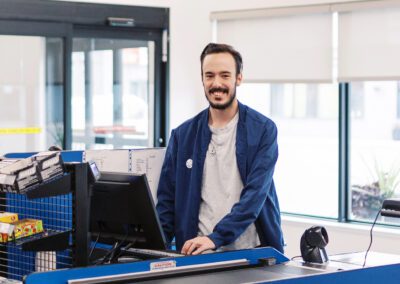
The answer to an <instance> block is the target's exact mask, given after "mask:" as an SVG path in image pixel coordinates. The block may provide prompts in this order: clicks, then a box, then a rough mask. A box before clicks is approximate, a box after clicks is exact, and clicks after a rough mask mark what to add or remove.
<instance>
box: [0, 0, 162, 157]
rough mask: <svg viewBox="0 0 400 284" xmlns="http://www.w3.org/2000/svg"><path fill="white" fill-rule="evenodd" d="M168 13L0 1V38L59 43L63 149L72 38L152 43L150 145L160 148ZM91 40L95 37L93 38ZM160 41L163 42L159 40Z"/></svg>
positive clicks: (38, 0)
mask: <svg viewBox="0 0 400 284" xmlns="http://www.w3.org/2000/svg"><path fill="white" fill-rule="evenodd" d="M110 17H114V18H115V17H116V18H128V19H132V20H133V22H134V25H133V26H124V27H120V26H111V24H110V22H109V18H110ZM168 33H169V8H153V7H139V6H127V5H110V4H91V3H72V2H62V1H49V0H2V1H1V2H0V35H25V36H43V37H60V38H63V40H64V55H63V56H64V57H63V63H64V74H63V76H64V78H63V79H64V87H63V91H64V92H63V94H64V99H63V102H64V106H63V112H64V113H63V117H64V143H63V149H65V150H69V149H71V146H72V121H71V117H72V109H71V98H72V97H71V92H72V69H71V64H72V38H73V37H77V36H83V35H87V36H92V35H94V37H98V35H100V34H101V37H103V38H105V37H107V38H126V39H133V40H136V39H137V40H148V41H149V40H151V41H154V43H155V66H154V71H155V73H154V77H155V78H154V80H155V81H154V84H155V85H154V120H153V121H154V126H153V129H154V136H153V137H154V139H153V140H154V141H153V145H154V146H155V147H164V146H166V138H167V137H168V129H169V119H168V117H169V107H168V104H169V90H168V85H169V84H168V82H169V72H168V70H169V52H168V50H169V43H168ZM96 35H97V36H96ZM165 35H166V36H165Z"/></svg>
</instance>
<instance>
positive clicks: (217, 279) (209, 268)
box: [24, 247, 400, 284]
mask: <svg viewBox="0 0 400 284" xmlns="http://www.w3.org/2000/svg"><path fill="white" fill-rule="evenodd" d="M364 255H365V253H350V254H341V255H335V256H330V260H329V261H328V262H327V263H324V264H321V265H319V264H307V263H303V262H296V261H290V260H289V259H288V258H287V257H285V256H284V255H283V254H281V253H279V252H278V251H276V250H275V249H273V248H269V247H267V248H256V249H249V250H240V251H231V252H221V253H213V254H203V255H198V256H184V257H175V258H164V259H158V260H152V261H140V262H131V263H120V264H109V265H102V266H93V267H86V268H74V269H68V270H56V271H50V272H36V273H32V274H30V275H28V276H27V277H26V279H25V282H24V283H26V284H41V283H54V284H65V283H68V284H88V283H160V284H161V283H162V284H169V283H171V284H172V283H174V284H179V283H191V284H197V283H219V284H220V283H275V284H278V283H279V284H286V283H288V284H292V283H293V284H303V283H304V284H305V283H307V284H313V283H328V284H329V283H352V284H357V283H363V284H365V283H399V280H400V256H395V255H388V254H379V253H373V252H371V253H370V254H369V255H368V260H367V264H366V266H365V267H364V268H363V267H362V265H363V261H364Z"/></svg>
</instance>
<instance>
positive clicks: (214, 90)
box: [209, 88, 229, 94]
mask: <svg viewBox="0 0 400 284" xmlns="http://www.w3.org/2000/svg"><path fill="white" fill-rule="evenodd" d="M216 92H221V93H226V94H227V93H228V92H229V89H228V88H211V89H210V90H209V93H210V94H212V93H216Z"/></svg>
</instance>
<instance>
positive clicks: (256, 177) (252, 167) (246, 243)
mask: <svg viewBox="0 0 400 284" xmlns="http://www.w3.org/2000/svg"><path fill="white" fill-rule="evenodd" d="M200 61H201V75H202V81H203V86H204V91H205V95H206V98H207V100H208V102H209V104H210V106H209V108H207V109H206V110H204V111H202V112H200V113H199V114H198V115H197V116H195V117H193V118H192V119H190V120H188V121H186V122H184V123H183V124H182V125H180V126H179V127H178V128H176V129H174V130H173V131H172V133H171V138H170V141H169V145H168V148H167V152H166V155H165V160H164V164H163V168H162V171H161V177H160V183H159V187H158V193H157V195H158V204H157V211H158V213H159V217H160V221H161V224H162V226H163V229H164V232H165V234H166V237H167V239H168V241H171V240H172V238H173V237H175V238H176V246H177V249H178V250H181V252H182V253H184V254H188V255H190V254H193V255H195V254H200V253H202V252H204V251H207V250H217V249H218V250H231V249H244V248H253V247H257V246H260V245H261V246H272V247H274V248H276V249H277V250H279V251H281V252H283V238H282V231H281V227H280V211H279V204H278V199H277V196H276V192H275V186H274V182H273V179H272V175H273V171H274V167H275V163H276V161H277V158H278V146H277V142H276V138H277V129H276V126H275V124H274V123H273V122H272V121H271V120H270V119H268V118H266V117H265V116H263V115H262V114H260V113H258V112H256V111H255V110H253V109H251V108H249V107H247V106H245V105H243V104H241V103H240V102H238V100H237V98H236V86H239V85H240V83H241V81H242V58H241V55H240V54H239V53H238V52H237V51H236V50H234V49H233V48H232V47H231V46H229V45H225V44H214V43H210V44H208V45H207V46H206V47H205V49H204V50H203V52H202V54H201V56H200Z"/></svg>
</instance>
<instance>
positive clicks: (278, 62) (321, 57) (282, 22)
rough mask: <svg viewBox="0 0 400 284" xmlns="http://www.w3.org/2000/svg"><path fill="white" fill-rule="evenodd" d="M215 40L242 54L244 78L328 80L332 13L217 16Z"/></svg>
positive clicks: (285, 80)
mask: <svg viewBox="0 0 400 284" xmlns="http://www.w3.org/2000/svg"><path fill="white" fill-rule="evenodd" d="M216 38H217V41H218V42H220V43H227V44H230V45H232V46H234V47H235V49H237V50H238V51H239V52H240V53H241V54H242V56H243V68H244V69H243V71H244V72H243V74H244V79H245V80H246V81H247V82H249V81H250V82H251V81H254V82H260V81H261V82H331V81H332V14H331V13H329V12H326V13H317V14H301V15H282V16H271V17H257V18H240V19H227V20H225V19H222V20H217V37H216Z"/></svg>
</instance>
